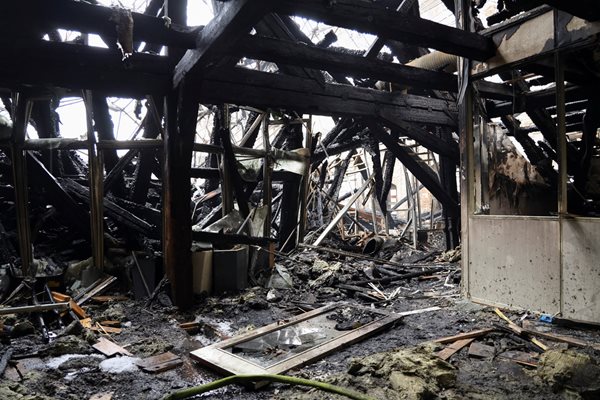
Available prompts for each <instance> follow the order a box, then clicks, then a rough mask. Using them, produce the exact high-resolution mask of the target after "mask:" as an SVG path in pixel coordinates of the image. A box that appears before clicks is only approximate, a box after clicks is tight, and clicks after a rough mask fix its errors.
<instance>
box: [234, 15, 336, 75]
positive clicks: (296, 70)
mask: <svg viewBox="0 0 600 400" xmlns="http://www.w3.org/2000/svg"><path fill="white" fill-rule="evenodd" d="M294 26H295V23H294V22H293V21H291V19H290V18H289V17H288V16H287V15H283V16H280V15H277V14H267V15H265V17H264V18H263V19H262V20H261V21H260V22H259V23H258V24H256V27H255V29H256V32H257V34H258V35H261V36H263V37H266V36H268V37H271V38H275V39H274V40H285V41H286V42H288V43H289V42H290V41H292V42H298V41H303V40H302V39H304V41H303V42H304V43H305V44H310V45H312V42H311V41H310V39H308V38H306V37H300V36H301V35H303V33H302V31H300V29H297V26H295V28H296V29H293V27H294ZM292 29H293V31H292ZM306 40H307V41H308V43H307V42H306ZM235 47H237V48H239V46H235ZM236 55H237V57H236V59H237V58H241V57H242V56H243V55H240V54H236ZM275 63H276V64H277V68H278V69H279V70H280V71H281V72H283V73H284V74H287V75H293V76H299V77H302V78H311V79H314V80H316V81H317V82H321V83H323V82H325V79H324V78H323V74H322V73H320V72H319V71H316V70H310V69H307V68H302V66H296V65H293V64H284V63H281V64H280V63H278V62H276V61H275Z"/></svg>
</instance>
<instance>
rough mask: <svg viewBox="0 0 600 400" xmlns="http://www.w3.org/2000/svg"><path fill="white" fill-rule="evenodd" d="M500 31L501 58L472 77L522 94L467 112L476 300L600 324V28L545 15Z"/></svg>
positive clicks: (469, 245)
mask: <svg viewBox="0 0 600 400" xmlns="http://www.w3.org/2000/svg"><path fill="white" fill-rule="evenodd" d="M495 29H496V31H490V32H488V34H489V35H491V36H492V37H493V38H494V40H495V42H496V43H497V44H498V45H499V46H498V54H497V55H496V56H495V57H494V58H492V59H490V60H488V61H487V62H484V63H479V64H474V65H471V66H469V65H466V67H465V69H463V72H464V73H467V74H469V75H470V77H471V81H480V80H483V79H488V80H493V79H496V80H497V79H501V80H502V81H503V82H505V83H506V82H510V83H511V85H512V86H513V88H514V91H515V93H514V96H513V98H512V99H510V100H506V101H487V102H483V101H481V100H480V99H479V98H478V96H477V95H476V93H473V92H471V91H470V90H471V89H470V88H469V89H468V90H467V94H466V101H465V102H464V103H463V109H462V113H461V115H462V118H463V120H462V123H463V125H464V131H463V133H464V136H463V137H462V138H461V139H462V140H461V144H462V149H461V150H462V153H463V154H462V157H463V158H462V167H461V171H462V174H461V186H462V195H463V202H462V212H463V214H462V215H463V243H464V245H463V246H464V250H463V271H464V280H463V289H464V292H465V294H466V296H467V297H469V298H470V299H472V300H474V301H476V302H480V303H484V304H490V305H497V306H505V307H512V308H516V309H529V310H535V311H540V312H546V313H550V314H555V313H561V314H562V316H563V317H565V318H571V319H576V320H583V321H592V322H600V299H599V296H598V293H599V292H600V267H599V266H598V263H597V260H598V255H599V254H598V253H600V248H599V246H598V245H597V243H598V242H599V240H598V239H600V219H598V218H595V217H596V216H598V215H599V214H598V213H597V211H596V210H597V207H596V204H597V197H596V186H597V182H598V179H597V176H596V173H595V171H596V167H595V165H596V162H597V158H598V148H597V146H598V145H597V143H598V140H597V131H598V126H597V125H598V124H597V123H596V121H595V118H594V115H595V114H594V112H593V111H592V110H594V109H595V107H596V106H595V104H596V103H595V97H594V94H593V92H592V91H589V88H590V87H594V86H595V87H597V85H595V84H597V82H596V80H597V78H596V77H595V75H597V66H594V67H591V68H587V67H583V65H586V64H587V61H586V60H589V59H590V57H592V56H591V54H593V52H594V50H592V49H593V48H595V46H596V45H597V42H596V40H597V39H596V37H595V33H597V32H598V31H600V25H599V24H598V23H593V22H588V21H585V20H583V19H580V18H577V17H573V16H570V15H568V14H565V13H564V12H560V11H556V10H553V9H549V8H540V9H537V10H533V11H531V12H529V13H525V14H524V15H521V16H519V17H516V18H515V19H514V20H513V21H508V22H507V23H504V24H503V25H501V26H500V27H496V28H495ZM513 39H514V42H513ZM594 71H595V72H594Z"/></svg>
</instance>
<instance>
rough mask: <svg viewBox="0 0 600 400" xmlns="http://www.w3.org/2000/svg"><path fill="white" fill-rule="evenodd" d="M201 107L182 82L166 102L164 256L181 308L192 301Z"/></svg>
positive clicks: (170, 280)
mask: <svg viewBox="0 0 600 400" xmlns="http://www.w3.org/2000/svg"><path fill="white" fill-rule="evenodd" d="M198 107H199V106H198V102H196V101H195V100H194V99H193V97H192V96H191V95H190V94H189V92H188V91H187V90H186V87H185V83H183V82H182V84H181V85H180V86H179V88H178V89H176V90H174V91H172V92H171V93H170V94H169V95H168V96H167V97H166V100H165V125H166V127H165V128H166V129H165V133H164V154H165V161H164V171H163V254H164V263H165V270H166V274H167V277H168V279H169V282H170V284H171V296H172V299H173V301H174V303H175V305H177V306H178V307H180V308H187V307H189V306H191V305H192V300H193V296H192V253H191V246H192V227H191V221H190V216H191V206H190V199H191V196H192V193H191V187H190V179H191V163H192V149H193V145H194V136H195V133H196V118H197V116H198Z"/></svg>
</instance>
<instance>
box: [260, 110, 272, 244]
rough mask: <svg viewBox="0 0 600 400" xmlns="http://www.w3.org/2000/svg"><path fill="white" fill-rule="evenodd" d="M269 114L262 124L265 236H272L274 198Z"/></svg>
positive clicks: (266, 113) (267, 111)
mask: <svg viewBox="0 0 600 400" xmlns="http://www.w3.org/2000/svg"><path fill="white" fill-rule="evenodd" d="M269 115H270V111H269V110H266V112H265V118H264V121H263V126H262V133H263V147H264V148H265V160H264V162H263V183H262V185H263V186H262V187H263V206H265V207H267V214H266V216H265V227H264V232H263V236H264V237H271V218H272V214H273V212H272V209H271V207H272V204H271V203H272V200H273V187H272V186H271V173H272V169H273V165H272V163H271V141H270V139H269Z"/></svg>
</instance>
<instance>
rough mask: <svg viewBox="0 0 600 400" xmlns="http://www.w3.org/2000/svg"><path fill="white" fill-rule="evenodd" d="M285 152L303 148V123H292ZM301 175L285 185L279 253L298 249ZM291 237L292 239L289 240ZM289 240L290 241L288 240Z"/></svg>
mask: <svg viewBox="0 0 600 400" xmlns="http://www.w3.org/2000/svg"><path fill="white" fill-rule="evenodd" d="M287 130H288V137H287V140H286V144H285V150H296V149H299V148H301V147H302V121H290V125H288V127H287ZM301 181H302V179H301V177H300V175H296V174H293V177H291V178H290V179H289V180H287V181H285V183H284V184H283V196H282V197H281V223H280V224H279V226H280V228H279V251H283V252H287V251H289V250H292V249H293V248H295V247H296V239H295V238H296V237H297V235H298V211H299V208H300V203H299V201H300V183H301ZM290 237H291V239H289V238H290ZM288 239H289V240H288Z"/></svg>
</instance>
